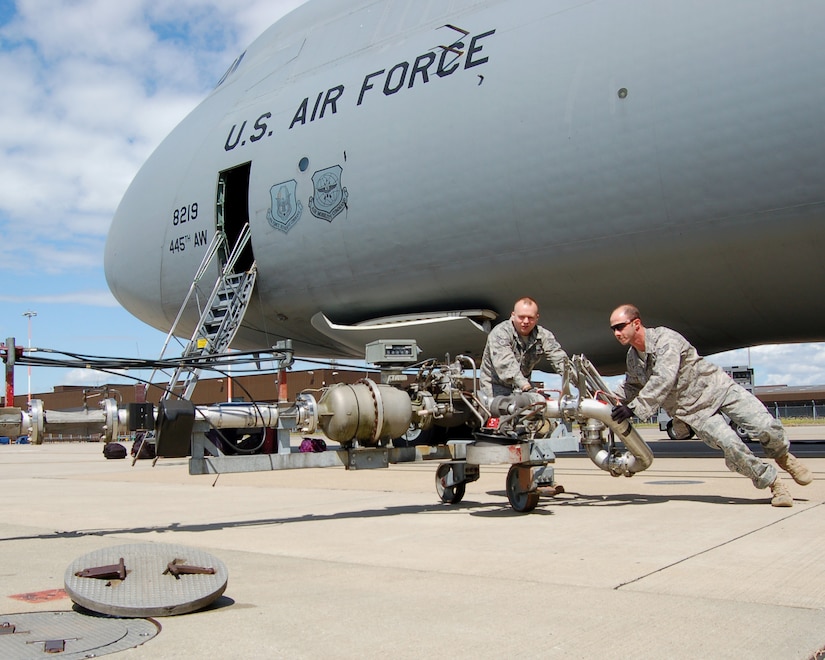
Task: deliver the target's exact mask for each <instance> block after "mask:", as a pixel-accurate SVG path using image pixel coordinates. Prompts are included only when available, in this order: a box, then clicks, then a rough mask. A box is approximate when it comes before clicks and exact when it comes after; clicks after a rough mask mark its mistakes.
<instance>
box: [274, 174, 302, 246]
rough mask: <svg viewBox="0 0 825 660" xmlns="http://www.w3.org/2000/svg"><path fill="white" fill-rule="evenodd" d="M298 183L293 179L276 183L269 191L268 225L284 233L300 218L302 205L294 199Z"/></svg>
mask: <svg viewBox="0 0 825 660" xmlns="http://www.w3.org/2000/svg"><path fill="white" fill-rule="evenodd" d="M297 187H298V183H297V182H296V181H295V179H290V180H289V181H283V182H281V183H276V184H275V185H274V186H272V187H271V188H270V189H269V197H270V199H271V202H272V203H271V206H270V208H269V209H267V211H266V219H267V220H269V224H270V225H272V226H273V227H275V229H280V230H281V231H282V232H284V233H286V232H288V231H289V230H290V229H292V226H293V225H294V224H295V223H296V222H298V220H299V219H300V218H301V213H302V212H303V210H304V207H303V205H302V204H301V202H300V201H298V199H297V198H296V195H295V191H296V189H297Z"/></svg>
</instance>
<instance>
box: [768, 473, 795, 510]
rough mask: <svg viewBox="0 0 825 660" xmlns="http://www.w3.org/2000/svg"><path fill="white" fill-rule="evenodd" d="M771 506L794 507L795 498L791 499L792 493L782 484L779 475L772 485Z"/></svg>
mask: <svg viewBox="0 0 825 660" xmlns="http://www.w3.org/2000/svg"><path fill="white" fill-rule="evenodd" d="M771 494H772V495H773V497H771V506H793V497H791V492H790V491H789V490H788V487H787V486H786V485H785V484H783V483H782V480H781V479H780V478H779V475H776V479H775V480H774V482H773V483H772V484H771Z"/></svg>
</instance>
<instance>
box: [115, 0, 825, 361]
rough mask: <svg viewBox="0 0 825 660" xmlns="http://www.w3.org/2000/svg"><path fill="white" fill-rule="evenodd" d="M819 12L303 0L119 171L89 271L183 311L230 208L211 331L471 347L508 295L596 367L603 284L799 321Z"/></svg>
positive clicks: (800, 334)
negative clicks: (221, 304)
mask: <svg viewBox="0 0 825 660" xmlns="http://www.w3.org/2000/svg"><path fill="white" fill-rule="evenodd" d="M823 34H825V4H823V3H822V2H819V1H818V0H797V1H796V2H791V3H789V2H784V1H783V0H775V1H772V0H765V1H763V2H759V3H756V4H755V3H753V2H752V1H750V0H726V1H725V2H718V1H716V0H696V1H694V2H690V3H685V2H675V1H665V0H634V1H632V2H631V1H611V2H608V1H596V2H594V1H592V0H591V1H587V2H585V1H582V0H553V1H552V2H551V1H548V0H453V1H452V2H449V3H446V2H417V1H412V0H409V1H403V2H402V1H399V0H360V1H356V0H323V1H321V0H310V1H309V2H307V3H306V4H304V5H302V6H300V7H299V8H298V9H296V10H295V11H293V12H292V13H290V14H288V15H287V16H286V17H284V18H283V19H281V20H280V21H278V22H277V23H275V24H274V25H272V26H271V27H270V28H269V29H268V30H266V31H265V32H264V33H263V34H262V35H261V36H260V37H259V38H258V39H257V40H256V41H255V42H254V43H252V44H251V45H250V46H249V48H248V49H247V50H246V51H244V52H243V53H242V54H241V55H240V56H239V57H238V58H237V60H236V61H235V62H234V63H233V64H232V66H231V67H230V68H229V70H228V71H227V72H226V74H225V75H224V77H223V78H222V79H221V81H220V82H219V83H218V85H217V87H216V88H215V89H214V91H212V93H211V94H209V96H208V97H207V98H206V99H205V100H204V101H203V102H202V103H201V104H200V105H199V106H198V107H197V108H196V109H195V110H194V111H193V112H192V113H191V114H190V115H189V116H188V117H186V118H185V119H184V120H183V121H182V122H181V123H180V125H179V126H178V127H177V128H175V130H174V131H173V132H172V133H171V134H170V135H169V136H168V137H167V138H166V140H165V141H164V142H163V143H162V144H161V145H160V146H159V147H158V149H157V150H156V152H155V153H154V154H153V155H152V156H151V158H150V159H149V160H148V161H147V162H146V164H145V165H144V166H143V168H142V169H141V170H140V172H139V173H138V174H137V176H136V177H135V180H134V181H133V183H132V184H131V186H130V187H129V189H128V191H127V192H126V194H125V196H124V198H123V200H122V202H121V204H120V206H119V208H118V210H117V213H116V215H115V217H114V220H113V223H112V227H111V231H110V234H109V237H108V241H107V245H106V254H105V266H106V276H107V280H108V283H109V286H110V287H111V290H112V292H113V293H114V295H115V297H116V298H117V299H118V301H119V302H120V303H121V304H122V305H123V306H124V307H125V308H126V309H128V310H129V311H130V312H131V313H132V314H134V315H135V316H137V317H138V318H140V319H142V320H143V321H145V322H147V323H149V324H150V325H152V326H154V327H156V328H159V329H162V330H164V331H166V330H169V329H170V328H174V327H176V328H178V329H179V330H180V334H187V335H188V334H190V333H191V332H193V331H194V330H195V329H196V327H197V326H198V324H199V322H201V321H202V318H201V314H202V309H201V307H202V304H201V306H200V307H199V304H198V302H197V301H196V300H195V298H187V292H191V291H192V288H193V286H194V287H195V288H196V289H197V288H198V287H200V286H205V284H204V283H208V286H207V287H206V288H211V287H212V284H213V283H215V281H216V280H219V279H220V278H221V275H222V270H223V269H224V267H225V266H226V265H227V263H228V261H229V259H230V256H229V253H230V251H231V248H232V245H233V244H234V243H235V242H236V240H237V239H238V238H239V237H241V236H242V235H243V234H244V232H245V229H244V228H245V226H246V225H247V224H248V227H249V237H250V238H249V243H248V244H247V245H246V247H245V248H244V249H243V251H239V252H238V253H237V254H236V255H235V258H234V259H233V260H232V261H233V263H232V264H230V265H229V267H228V270H230V271H233V272H245V271H249V270H255V271H256V275H257V281H256V282H255V283H254V288H253V290H252V291H251V296H250V297H249V299H248V301H247V302H246V303H245V305H248V308H247V309H246V310H245V315H244V316H243V319H242V321H239V327H238V329H237V334H236V335H234V343H233V346H235V347H237V348H247V349H254V348H258V347H270V346H272V345H274V344H276V342H278V341H279V340H281V339H284V338H289V339H291V340H293V342H294V346H295V352H296V355H303V356H307V357H309V356H326V357H343V356H350V357H363V355H364V346H365V344H367V343H369V342H371V341H373V340H375V339H378V338H383V339H394V338H401V337H403V338H411V339H416V340H417V341H418V345H419V347H420V348H421V349H422V351H423V355H425V356H443V355H444V354H445V353H448V352H449V353H451V354H453V355H455V354H458V353H463V354H467V355H476V356H477V355H479V354H480V352H481V350H482V349H483V346H484V341H485V337H486V330H487V329H489V326H490V323H492V322H494V321H495V319H497V318H504V317H506V316H507V315H508V314H509V312H510V310H511V309H512V304H513V301H514V300H515V299H516V298H517V297H519V296H522V295H529V296H532V297H534V298H535V299H537V300H538V301H539V303H540V304H541V306H542V316H541V322H542V323H543V324H544V325H546V326H548V327H550V328H551V329H552V330H553V331H554V332H555V334H556V335H557V336H558V338H559V340H560V341H561V343H562V345H563V346H564V347H565V348H566V349H567V350H568V352H571V353H572V352H581V353H584V354H586V355H587V356H588V357H589V358H590V359H591V360H592V362H593V363H594V364H595V365H597V366H598V367H599V368H600V369H602V370H604V371H606V372H610V371H611V369H613V368H618V366H619V365H620V364H621V363H622V362H623V351H622V349H621V347H620V346H619V345H618V344H617V343H616V341H615V339H614V338H613V335H612V333H611V332H610V331H609V329H608V327H607V320H608V315H609V313H610V311H611V309H612V308H613V307H615V306H616V305H617V304H620V303H623V302H634V303H635V304H637V305H638V306H639V307H640V308H641V309H642V311H643V313H644V315H645V320H646V321H647V323H648V324H649V325H655V324H659V323H663V324H667V325H669V326H671V327H673V328H676V329H678V330H680V331H681V332H683V333H684V334H685V335H686V336H688V337H689V338H690V339H691V341H693V342H694V343H695V344H696V346H697V347H698V349H699V350H700V351H701V352H702V353H712V352H716V351H721V350H726V349H731V348H736V347H741V346H747V345H753V344H758V343H767V342H785V341H808V340H821V339H825V330H823V328H824V327H825V326H823V324H822V320H821V319H822V305H821V303H820V294H821V291H820V290H821V285H822V282H823V281H825V264H824V263H823V259H822V252H823V249H825V233H824V232H823V229H822V227H823V221H825V121H823V109H825V49H823V48H822V35H823ZM221 232H223V233H224V234H225V235H226V236H227V238H228V246H226V247H221V246H218V247H215V244H214V243H213V239H214V238H215V236H216V235H217V234H220V233H221ZM210 249H214V250H216V251H217V252H216V254H217V257H216V258H215V259H214V261H212V262H209V261H208V260H205V259H204V256H205V255H207V253H208V252H209V250H210Z"/></svg>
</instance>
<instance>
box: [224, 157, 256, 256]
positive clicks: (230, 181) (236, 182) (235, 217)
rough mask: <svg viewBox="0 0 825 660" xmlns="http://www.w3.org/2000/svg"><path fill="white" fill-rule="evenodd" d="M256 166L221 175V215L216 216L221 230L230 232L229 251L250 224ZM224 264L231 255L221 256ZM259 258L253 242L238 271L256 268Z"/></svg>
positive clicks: (227, 171)
mask: <svg viewBox="0 0 825 660" xmlns="http://www.w3.org/2000/svg"><path fill="white" fill-rule="evenodd" d="M251 169H252V163H245V164H243V165H239V166H237V167H233V168H232V169H230V170H224V171H223V172H221V173H220V174H219V175H218V195H217V202H216V205H217V212H216V215H215V218H216V224H217V229H218V231H224V232H225V233H226V239H227V242H228V244H229V250H230V251H231V249H232V246H234V245H235V243H236V242H237V240H238V236H240V234H241V230H242V229H243V226H244V225H245V224H246V223H247V222H249V172H250V170H251ZM220 257H221V262H222V263H226V259H227V257H228V253H227V254H225V253H221V255H220ZM254 261H255V256H254V254H253V252H252V242H251V241H250V242H249V244H247V246H246V248H244V251H243V253H242V254H241V257H240V259H238V262H237V263H236V264H235V271H236V272H243V271H247V270H249V269H250V268H251V267H252V264H253V262H254Z"/></svg>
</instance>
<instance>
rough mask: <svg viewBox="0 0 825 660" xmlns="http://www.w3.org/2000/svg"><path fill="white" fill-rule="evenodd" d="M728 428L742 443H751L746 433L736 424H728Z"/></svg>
mask: <svg viewBox="0 0 825 660" xmlns="http://www.w3.org/2000/svg"><path fill="white" fill-rule="evenodd" d="M730 427H731V428H732V429H733V432H734V433H735V434H736V435H738V436H739V439H740V440H741V441H742V442H751V437H750V436H749V435H748V434H747V432H746V431H745V429H743V428H742V427H741V426H739V425H738V424H735V423H733V422H731V423H730Z"/></svg>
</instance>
